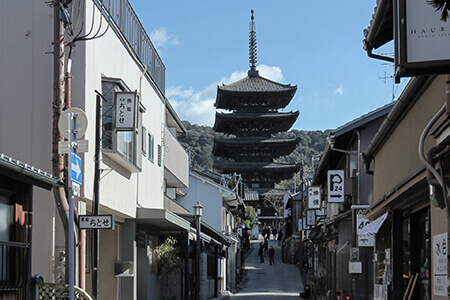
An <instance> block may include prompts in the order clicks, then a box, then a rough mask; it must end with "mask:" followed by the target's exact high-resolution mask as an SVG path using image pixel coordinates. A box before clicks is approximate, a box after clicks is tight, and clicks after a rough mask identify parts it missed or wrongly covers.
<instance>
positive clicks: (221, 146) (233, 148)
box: [213, 137, 301, 162]
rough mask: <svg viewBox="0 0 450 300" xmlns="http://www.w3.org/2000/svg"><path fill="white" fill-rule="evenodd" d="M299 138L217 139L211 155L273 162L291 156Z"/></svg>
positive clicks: (237, 159) (239, 159) (236, 159)
mask: <svg viewBox="0 0 450 300" xmlns="http://www.w3.org/2000/svg"><path fill="white" fill-rule="evenodd" d="M300 140H301V138H289V139H283V138H265V137H246V138H217V139H216V140H215V141H214V147H213V155H214V156H219V157H223V158H231V159H233V160H235V161H240V162H243V161H254V160H256V161H270V162H271V161H273V159H274V158H278V157H280V156H285V155H289V154H291V153H292V152H293V151H294V150H295V148H296V147H297V145H298V143H299V142H300Z"/></svg>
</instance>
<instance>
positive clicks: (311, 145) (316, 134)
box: [180, 121, 329, 187]
mask: <svg viewBox="0 0 450 300" xmlns="http://www.w3.org/2000/svg"><path fill="white" fill-rule="evenodd" d="M183 124H184V126H185V127H186V129H187V130H188V134H187V135H186V137H182V138H180V142H181V144H182V145H183V147H184V148H185V149H186V151H187V152H188V153H189V155H190V158H191V169H198V170H211V169H212V165H213V160H214V157H213V156H212V148H213V144H214V138H215V137H216V136H217V137H219V136H222V134H218V133H215V132H214V131H213V129H212V128H211V127H209V126H202V125H197V124H190V123H189V122H188V121H183ZM328 133H329V131H320V130H317V131H305V130H296V129H294V130H291V131H288V132H285V133H281V134H280V135H279V136H280V137H300V138H301V141H300V143H299V144H298V146H297V148H296V149H295V151H294V152H292V153H291V154H290V155H289V156H286V157H282V158H280V159H279V160H278V161H279V162H293V163H299V162H303V164H304V166H305V168H304V170H305V174H304V176H305V177H312V175H313V170H312V168H311V164H312V161H313V160H314V159H315V164H316V165H317V159H318V158H319V157H320V155H321V154H322V152H323V150H324V149H325V146H326V138H327V137H328ZM281 185H282V186H281V187H283V186H291V183H290V182H286V183H282V184H281Z"/></svg>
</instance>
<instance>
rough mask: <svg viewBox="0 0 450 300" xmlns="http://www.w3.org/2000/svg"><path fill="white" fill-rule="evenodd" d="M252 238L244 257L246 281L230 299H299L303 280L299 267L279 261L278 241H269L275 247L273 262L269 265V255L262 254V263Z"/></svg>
mask: <svg viewBox="0 0 450 300" xmlns="http://www.w3.org/2000/svg"><path fill="white" fill-rule="evenodd" d="M262 241H263V240H262V239H261V240H254V241H251V243H252V250H251V252H250V254H249V255H248V257H247V259H246V263H245V264H246V265H245V270H246V272H247V274H246V281H245V282H244V284H243V288H242V289H240V290H239V291H238V292H236V293H234V294H233V295H232V296H231V299H236V300H237V299H280V300H281V299H301V298H300V297H299V294H300V291H302V290H303V282H302V280H301V276H300V269H299V268H298V267H297V266H296V265H292V264H284V263H282V262H281V247H280V246H278V241H275V240H271V241H269V247H270V246H273V247H274V249H275V264H274V265H272V266H271V265H270V263H269V256H268V255H265V256H264V263H260V262H259V261H260V259H259V257H258V249H259V243H260V242H262Z"/></svg>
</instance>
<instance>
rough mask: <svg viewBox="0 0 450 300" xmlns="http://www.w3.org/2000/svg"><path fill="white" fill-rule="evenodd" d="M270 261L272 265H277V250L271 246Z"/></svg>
mask: <svg viewBox="0 0 450 300" xmlns="http://www.w3.org/2000/svg"><path fill="white" fill-rule="evenodd" d="M269 260H270V265H272V264H275V249H273V246H270V249H269Z"/></svg>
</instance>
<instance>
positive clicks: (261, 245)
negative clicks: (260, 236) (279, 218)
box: [258, 242, 264, 263]
mask: <svg viewBox="0 0 450 300" xmlns="http://www.w3.org/2000/svg"><path fill="white" fill-rule="evenodd" d="M263 249H264V245H263V243H262V242H261V243H259V251H258V256H259V262H260V263H263V262H264V256H263Z"/></svg>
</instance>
